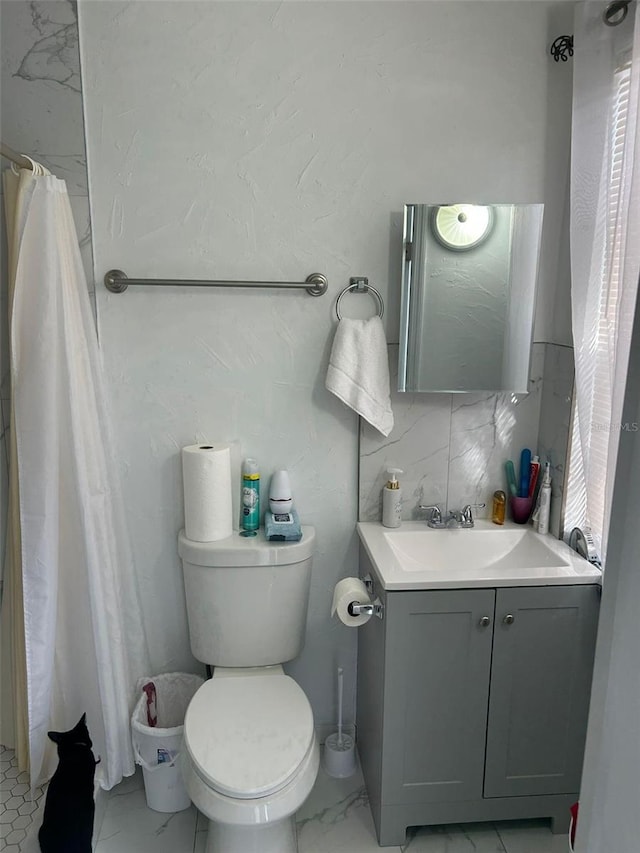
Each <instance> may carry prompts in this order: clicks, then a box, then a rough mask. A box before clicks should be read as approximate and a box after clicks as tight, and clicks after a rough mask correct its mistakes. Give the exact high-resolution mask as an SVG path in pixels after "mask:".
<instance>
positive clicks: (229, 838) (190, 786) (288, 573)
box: [179, 527, 319, 853]
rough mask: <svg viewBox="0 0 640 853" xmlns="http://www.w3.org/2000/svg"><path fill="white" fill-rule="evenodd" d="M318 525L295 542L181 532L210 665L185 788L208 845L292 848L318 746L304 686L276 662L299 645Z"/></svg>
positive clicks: (224, 849)
mask: <svg viewBox="0 0 640 853" xmlns="http://www.w3.org/2000/svg"><path fill="white" fill-rule="evenodd" d="M314 541H315V532H314V530H313V528H307V527H303V539H302V540H301V541H300V542H297V543H273V544H272V543H269V542H266V541H265V540H264V539H262V540H261V539H260V538H259V537H256V538H255V539H252V540H239V537H237V535H236V536H235V537H229V539H226V540H221V541H220V542H211V543H193V542H190V541H189V540H188V539H186V537H185V536H184V533H181V534H180V538H179V551H180V556H181V557H182V562H183V568H184V576H185V591H186V597H187V613H188V617H189V633H190V638H191V646H192V651H193V652H194V654H195V655H196V657H198V658H199V659H200V660H203V661H204V662H206V663H209V664H212V665H213V666H214V670H213V677H212V678H211V679H209V680H208V681H206V682H205V683H204V684H203V685H202V687H201V688H200V689H199V690H198V691H197V693H196V694H195V696H194V697H193V699H192V700H191V703H190V704H189V707H188V708H187V713H186V716H185V721H184V749H183V753H182V759H181V760H182V772H183V776H184V780H185V784H186V788H187V792H188V794H189V796H190V797H191V800H192V801H193V803H194V804H195V805H196V807H197V808H198V809H199V810H200V811H201V812H202V813H203V814H204V815H206V817H208V818H209V833H208V836H207V847H206V851H207V853H296V851H297V849H298V847H297V841H296V825H295V813H296V811H297V810H298V809H299V807H300V806H301V805H302V803H303V802H304V801H305V800H306V798H307V797H308V795H309V793H310V792H311V789H312V788H313V785H314V783H315V780H316V776H317V773H318V767H319V748H318V743H317V739H316V736H315V731H314V723H313V713H312V710H311V706H310V705H309V701H308V699H307V697H306V696H305V694H304V691H303V690H302V688H301V687H300V686H299V685H298V684H296V682H295V681H294V680H293V679H292V678H291V677H290V676H288V675H286V674H285V673H284V670H283V669H282V666H281V664H282V663H283V662H285V661H287V660H291V659H293V658H294V657H297V655H298V654H299V653H300V651H301V649H302V645H303V642H304V631H305V628H306V614H307V604H308V596H309V585H310V577H311V555H312V551H313V545H314Z"/></svg>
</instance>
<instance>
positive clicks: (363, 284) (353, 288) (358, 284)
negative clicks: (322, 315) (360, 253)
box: [336, 276, 384, 320]
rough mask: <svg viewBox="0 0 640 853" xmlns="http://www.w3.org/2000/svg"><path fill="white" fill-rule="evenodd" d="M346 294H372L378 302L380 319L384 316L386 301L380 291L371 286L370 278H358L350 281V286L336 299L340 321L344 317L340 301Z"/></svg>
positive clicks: (337, 315) (337, 314)
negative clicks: (341, 313)
mask: <svg viewBox="0 0 640 853" xmlns="http://www.w3.org/2000/svg"><path fill="white" fill-rule="evenodd" d="M345 293H370V294H371V295H372V296H374V297H375V298H376V299H377V301H378V317H382V315H383V314H384V300H383V299H382V296H380V293H379V291H377V290H376V289H375V287H373V285H371V284H369V279H368V278H364V277H363V276H356V277H354V278H350V279H349V284H348V285H347V286H346V287H345V288H344V289H343V290H341V291H340V293H339V295H338V298H337V299H336V317H337V318H338V320H342V316H341V315H340V300H341V299H342V297H343V296H344V295H345Z"/></svg>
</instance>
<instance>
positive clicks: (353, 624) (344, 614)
mask: <svg viewBox="0 0 640 853" xmlns="http://www.w3.org/2000/svg"><path fill="white" fill-rule="evenodd" d="M352 602H353V603H355V604H371V598H370V597H369V593H368V592H367V588H366V586H365V585H364V584H363V582H362V581H361V580H360V579H359V578H343V580H341V581H338V583H337V584H336V585H335V587H334V590H333V602H332V603H331V615H332V616H334V615H335V614H336V613H337V614H338V619H339V620H340V621H341V622H342V624H343V625H346V626H347V627H348V628H357V627H358V626H359V625H364V624H365V622H368V621H369V619H371V616H368V615H366V614H362V615H360V616H352V615H351V614H350V613H349V605H350V604H351V603H352Z"/></svg>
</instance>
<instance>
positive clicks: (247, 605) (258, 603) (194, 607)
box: [178, 526, 316, 667]
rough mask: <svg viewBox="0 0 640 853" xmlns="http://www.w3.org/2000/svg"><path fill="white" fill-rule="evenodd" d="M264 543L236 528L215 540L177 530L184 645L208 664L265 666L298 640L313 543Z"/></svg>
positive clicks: (311, 536)
mask: <svg viewBox="0 0 640 853" xmlns="http://www.w3.org/2000/svg"><path fill="white" fill-rule="evenodd" d="M315 538H316V534H315V530H314V528H313V527H306V526H304V527H303V528H302V539H301V540H300V542H267V541H266V540H265V538H264V533H263V532H262V531H259V533H258V535H257V536H255V537H253V538H244V537H242V536H240V535H239V534H238V533H237V532H235V533H234V534H233V536H229V537H228V538H227V539H221V540H220V541H219V542H193V541H192V540H190V539H187V537H186V536H185V535H184V530H181V531H180V534H179V536H178V553H179V554H180V557H181V558H182V567H183V571H184V587H185V594H186V599H187V616H188V619H189V635H190V639H191V651H192V652H193V654H194V656H195V657H196V658H197V659H198V660H199V661H202V662H203V663H208V664H211V665H212V666H225V667H243V666H268V665H270V664H277V663H284V662H285V661H288V660H292V659H293V658H295V657H297V656H298V655H299V654H300V652H301V651H302V647H303V645H304V636H305V630H306V625H307V606H308V603H309V585H310V582H311V559H312V555H313V549H314V545H315Z"/></svg>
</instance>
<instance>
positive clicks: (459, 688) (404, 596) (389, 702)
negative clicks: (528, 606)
mask: <svg viewBox="0 0 640 853" xmlns="http://www.w3.org/2000/svg"><path fill="white" fill-rule="evenodd" d="M494 603H495V591H494V590H492V589H477V590H455V591H451V590H446V591H439V590H438V591H434V592H431V591H429V592H391V593H389V594H388V595H387V606H386V611H385V624H386V650H385V687H384V696H385V701H384V722H383V757H382V768H383V770H382V788H383V792H382V800H383V802H385V803H387V804H391V803H416V802H422V803H429V802H434V803H435V802H453V801H459V800H470V799H477V798H479V797H481V796H482V779H483V772H484V746H485V732H486V724H487V705H488V687H489V671H490V665H491V633H492V630H493V611H494Z"/></svg>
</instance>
